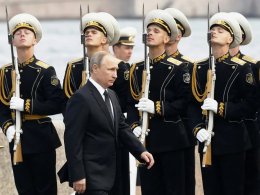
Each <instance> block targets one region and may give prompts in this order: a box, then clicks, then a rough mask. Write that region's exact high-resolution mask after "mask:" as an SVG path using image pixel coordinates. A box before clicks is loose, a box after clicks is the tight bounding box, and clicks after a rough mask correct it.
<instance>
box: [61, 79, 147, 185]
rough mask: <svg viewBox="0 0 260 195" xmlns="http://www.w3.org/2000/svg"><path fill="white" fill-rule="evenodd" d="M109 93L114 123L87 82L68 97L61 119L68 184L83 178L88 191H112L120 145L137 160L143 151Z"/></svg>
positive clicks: (116, 101)
mask: <svg viewBox="0 0 260 195" xmlns="http://www.w3.org/2000/svg"><path fill="white" fill-rule="evenodd" d="M108 93H109V96H110V99H111V101H112V104H113V111H114V121H115V122H114V124H113V122H112V119H111V117H110V115H109V112H108V109H107V107H106V104H105V102H104V100H103V98H102V96H101V95H100V93H99V92H98V90H97V89H96V88H95V87H94V85H93V84H92V83H91V82H90V81H88V82H87V84H86V85H85V86H84V87H83V88H81V89H79V90H78V91H77V92H76V93H75V94H74V95H73V96H72V97H71V98H70V100H69V101H68V104H67V108H66V114H65V118H64V122H65V134H64V142H65V151H66V157H67V161H68V171H69V175H68V176H69V181H70V182H74V181H77V180H80V179H83V178H86V181H87V189H89V190H90V189H91V190H111V188H112V186H113V184H114V180H115V176H116V155H117V151H118V148H119V145H120V144H122V145H123V146H125V147H126V148H127V149H128V150H129V151H130V152H131V153H132V154H133V155H134V156H135V157H136V158H140V154H141V153H142V152H144V151H145V148H144V147H143V145H142V144H141V143H140V142H139V141H138V139H137V138H136V137H135V136H134V134H133V133H132V132H131V130H130V128H129V126H128V125H127V124H126V123H125V118H124V116H123V114H122V112H121V109H120V105H119V103H118V99H117V96H116V94H115V93H114V91H112V90H110V89H108Z"/></svg>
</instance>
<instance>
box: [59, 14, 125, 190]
mask: <svg viewBox="0 0 260 195" xmlns="http://www.w3.org/2000/svg"><path fill="white" fill-rule="evenodd" d="M82 30H83V33H84V34H85V45H86V49H87V52H86V55H87V58H88V60H90V58H91V57H92V56H93V55H94V54H95V53H96V52H98V51H107V50H108V48H109V45H111V46H112V45H114V44H116V43H117V42H118V40H119V37H120V28H119V24H118V22H117V20H116V19H115V18H114V17H113V16H112V15H111V14H108V13H106V12H98V13H88V14H86V15H84V16H83V17H82ZM86 63H88V61H87V62H86ZM118 68H119V69H118V70H117V79H116V81H115V82H114V84H113V86H111V87H110V89H113V90H114V91H115V92H116V94H117V96H118V98H119V102H120V106H121V109H122V111H123V112H126V103H127V95H128V91H129V65H128V63H125V62H124V61H121V60H118ZM83 71H84V62H83V58H80V59H76V60H72V61H70V62H68V64H67V68H66V72H65V77H64V81H63V90H64V93H65V96H66V98H67V99H69V98H70V97H71V96H72V95H73V94H74V93H75V92H76V90H78V89H79V88H81V87H82V86H84V85H85V83H86V79H84V78H83V77H85V76H86V75H85V74H82V72H83ZM87 79H88V78H87ZM120 155H121V153H120V152H118V156H117V158H118V162H117V164H118V171H117V174H118V175H119V176H118V177H117V179H118V181H116V184H115V189H114V191H115V193H116V194H122V193H123V192H122V191H124V195H127V194H128V193H129V178H128V177H129V169H128V167H127V168H125V167H124V164H125V163H124V162H123V165H122V164H121V163H122V162H121V158H122V156H120ZM123 158H124V157H123ZM123 161H124V160H123ZM127 161H128V160H127ZM127 165H128V163H127ZM121 166H123V167H122V169H123V170H122V172H120V170H121ZM121 174H122V175H121ZM119 183H120V184H119Z"/></svg>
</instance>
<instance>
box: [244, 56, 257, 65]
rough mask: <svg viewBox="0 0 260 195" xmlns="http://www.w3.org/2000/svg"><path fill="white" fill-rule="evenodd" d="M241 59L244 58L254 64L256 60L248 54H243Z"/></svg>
mask: <svg viewBox="0 0 260 195" xmlns="http://www.w3.org/2000/svg"><path fill="white" fill-rule="evenodd" d="M242 60H245V61H247V62H250V63H252V64H256V63H257V60H255V59H254V58H252V57H250V56H243V58H242Z"/></svg>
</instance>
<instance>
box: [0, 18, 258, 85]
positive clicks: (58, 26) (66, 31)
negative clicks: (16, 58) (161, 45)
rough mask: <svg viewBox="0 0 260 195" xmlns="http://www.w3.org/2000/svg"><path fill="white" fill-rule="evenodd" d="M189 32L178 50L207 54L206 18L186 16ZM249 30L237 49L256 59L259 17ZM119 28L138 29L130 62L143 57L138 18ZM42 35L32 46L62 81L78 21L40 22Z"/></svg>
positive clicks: (0, 49)
mask: <svg viewBox="0 0 260 195" xmlns="http://www.w3.org/2000/svg"><path fill="white" fill-rule="evenodd" d="M189 21H190V24H191V28H192V34H191V36H190V37H188V38H183V39H182V41H181V42H180V44H179V49H180V51H181V52H182V53H183V54H184V55H187V56H189V57H191V58H192V59H201V58H205V57H207V55H208V45H207V36H206V33H207V20H206V19H190V20H189ZM249 21H250V23H251V25H252V29H253V33H254V36H253V41H252V43H250V44H249V45H248V46H243V47H242V48H241V50H242V51H243V52H244V53H246V54H248V55H251V56H252V57H254V58H256V59H258V60H259V59H260V46H259V43H260V19H258V18H254V19H249ZM119 23H120V26H121V27H126V26H132V27H135V28H136V29H137V31H138V35H137V37H136V46H135V47H134V53H133V57H132V59H131V62H135V61H139V60H142V59H143V55H144V52H143V44H142V40H141V37H142V21H141V20H119ZM41 24H42V27H43V38H42V40H41V41H40V42H39V44H38V45H36V47H35V55H36V57H37V58H39V59H41V60H42V61H44V62H46V63H48V64H50V65H52V66H54V67H55V69H56V71H57V75H58V77H59V79H60V80H61V81H62V80H63V77H64V72H65V68H66V63H67V62H68V61H69V60H72V59H74V58H79V57H81V56H82V45H81V43H80V30H79V21H77V20H58V21H55V20H54V21H42V22H41ZM0 43H1V44H0V66H2V65H3V64H6V63H9V62H10V61H11V60H10V59H11V57H10V56H11V54H10V46H9V45H8V42H7V30H6V23H4V22H1V23H0Z"/></svg>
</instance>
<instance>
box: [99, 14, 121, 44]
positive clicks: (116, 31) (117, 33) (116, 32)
mask: <svg viewBox="0 0 260 195" xmlns="http://www.w3.org/2000/svg"><path fill="white" fill-rule="evenodd" d="M98 14H101V15H103V17H107V19H108V20H110V22H111V23H112V26H113V28H114V38H113V40H112V41H111V42H110V43H109V45H114V44H115V43H117V42H118V40H119V37H120V27H119V23H118V21H117V20H116V19H115V17H114V16H112V15H111V14H109V13H107V12H99V13H98Z"/></svg>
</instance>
